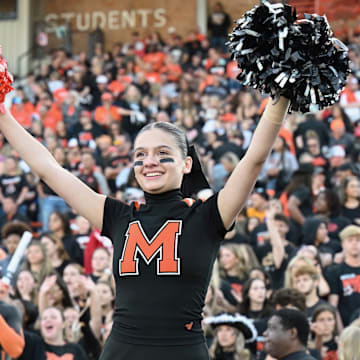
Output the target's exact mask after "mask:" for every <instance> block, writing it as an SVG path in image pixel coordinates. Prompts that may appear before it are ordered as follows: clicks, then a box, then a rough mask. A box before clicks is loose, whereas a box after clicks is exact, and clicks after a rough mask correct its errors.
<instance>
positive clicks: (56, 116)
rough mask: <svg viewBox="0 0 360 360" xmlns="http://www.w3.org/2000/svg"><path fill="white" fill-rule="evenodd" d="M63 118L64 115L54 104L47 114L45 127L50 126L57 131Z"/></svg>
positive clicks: (44, 122) (44, 120)
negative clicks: (57, 126)
mask: <svg viewBox="0 0 360 360" xmlns="http://www.w3.org/2000/svg"><path fill="white" fill-rule="evenodd" d="M62 120H63V116H62V113H61V111H60V110H59V108H58V107H57V106H56V105H55V104H52V105H51V108H50V110H49V111H48V112H47V113H46V114H45V116H44V118H43V119H42V121H43V126H44V128H50V129H52V130H53V131H54V133H55V132H56V125H57V123H58V122H60V121H62Z"/></svg>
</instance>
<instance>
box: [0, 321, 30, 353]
mask: <svg viewBox="0 0 360 360" xmlns="http://www.w3.org/2000/svg"><path fill="white" fill-rule="evenodd" d="M0 345H1V347H2V348H3V350H4V351H5V353H6V354H8V355H9V356H10V357H11V358H18V357H19V356H20V355H21V354H22V352H23V350H24V346H25V341H24V337H23V335H22V333H21V334H18V333H17V332H16V331H15V330H14V329H13V328H12V327H11V326H9V325H8V324H7V322H6V321H5V319H4V318H3V317H2V315H0Z"/></svg>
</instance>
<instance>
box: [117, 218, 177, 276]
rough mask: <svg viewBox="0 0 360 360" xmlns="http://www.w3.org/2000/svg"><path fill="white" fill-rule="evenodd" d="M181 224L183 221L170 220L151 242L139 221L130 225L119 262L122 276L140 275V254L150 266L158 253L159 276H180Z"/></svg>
mask: <svg viewBox="0 0 360 360" xmlns="http://www.w3.org/2000/svg"><path fill="white" fill-rule="evenodd" d="M181 224H182V221H181V220H168V221H167V222H166V223H165V224H164V225H163V226H162V227H161V228H160V230H159V231H158V232H157V233H156V234H155V235H154V237H153V238H152V239H151V240H150V241H149V239H148V238H147V236H146V234H145V232H144V230H143V228H142V227H141V224H140V222H139V221H134V222H132V223H130V224H129V228H128V230H127V232H126V240H125V245H124V249H123V253H122V257H121V259H120V261H119V274H120V276H127V275H139V259H138V256H139V254H140V255H141V256H142V257H143V259H144V260H145V262H146V264H147V265H149V264H150V262H151V261H152V260H153V259H154V257H155V256H156V255H157V254H158V253H159V254H160V255H159V258H158V259H157V274H158V275H180V259H179V258H178V257H177V251H178V236H179V235H180V234H181Z"/></svg>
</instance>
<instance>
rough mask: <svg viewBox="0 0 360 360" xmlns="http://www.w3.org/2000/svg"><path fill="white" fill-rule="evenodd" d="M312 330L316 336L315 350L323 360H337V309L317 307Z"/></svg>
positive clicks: (324, 306)
mask: <svg viewBox="0 0 360 360" xmlns="http://www.w3.org/2000/svg"><path fill="white" fill-rule="evenodd" d="M311 330H312V332H313V334H314V345H315V348H316V349H318V350H319V352H320V353H321V356H322V359H323V360H332V359H336V357H334V356H335V354H336V351H337V348H338V344H337V339H336V337H337V336H338V331H337V327H336V309H335V308H333V307H332V306H331V305H329V304H322V305H319V306H317V307H316V308H315V310H314V312H313V315H312V319H311Z"/></svg>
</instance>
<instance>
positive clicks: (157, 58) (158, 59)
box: [143, 44, 166, 71]
mask: <svg viewBox="0 0 360 360" xmlns="http://www.w3.org/2000/svg"><path fill="white" fill-rule="evenodd" d="M147 51H148V53H147V54H146V55H145V56H144V57H143V61H144V62H145V63H150V64H151V65H152V68H153V70H154V71H159V70H160V68H161V67H162V66H163V64H164V61H165V57H166V55H165V53H163V52H162V51H159V50H158V49H157V46H156V45H155V44H154V45H149V46H148V49H147Z"/></svg>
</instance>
